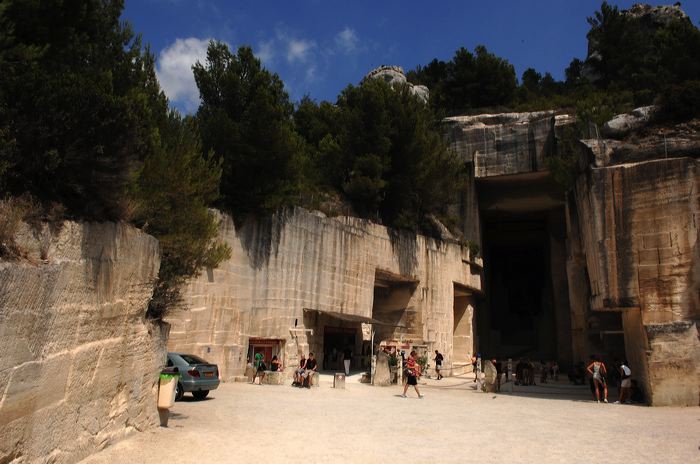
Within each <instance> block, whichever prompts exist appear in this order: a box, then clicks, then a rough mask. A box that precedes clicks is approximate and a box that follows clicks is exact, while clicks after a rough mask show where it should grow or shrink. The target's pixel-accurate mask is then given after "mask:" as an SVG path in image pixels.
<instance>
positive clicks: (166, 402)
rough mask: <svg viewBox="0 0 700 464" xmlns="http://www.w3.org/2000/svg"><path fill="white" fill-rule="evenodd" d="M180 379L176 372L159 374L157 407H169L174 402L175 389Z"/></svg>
mask: <svg viewBox="0 0 700 464" xmlns="http://www.w3.org/2000/svg"><path fill="white" fill-rule="evenodd" d="M179 379H180V374H178V373H162V372H161V374H160V385H159V389H158V409H170V408H172V407H173V405H174V404H175V389H176V387H177V382H178V380H179Z"/></svg>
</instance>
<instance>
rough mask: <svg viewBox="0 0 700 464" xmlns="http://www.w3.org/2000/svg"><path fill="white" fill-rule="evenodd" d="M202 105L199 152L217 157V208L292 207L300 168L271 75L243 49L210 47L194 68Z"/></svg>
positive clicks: (279, 86)
mask: <svg viewBox="0 0 700 464" xmlns="http://www.w3.org/2000/svg"><path fill="white" fill-rule="evenodd" d="M193 69H194V77H195V81H196V83H197V87H198V88H199V93H200V97H201V100H202V103H201V105H200V107H199V109H198V111H197V120H198V122H199V127H200V131H201V135H202V141H203V147H204V151H205V152H208V151H209V150H213V151H214V152H215V153H217V154H219V155H221V156H222V157H223V175H222V177H221V194H222V201H221V203H222V205H223V206H224V207H225V208H226V209H230V210H231V211H233V212H235V213H249V212H270V211H274V210H275V209H277V208H278V207H280V206H283V205H286V204H289V203H293V201H294V198H295V196H297V195H298V192H299V186H300V182H301V173H302V166H303V159H302V155H303V150H302V149H301V147H302V141H301V139H300V138H299V136H298V135H297V134H296V132H294V130H293V127H292V122H291V117H292V112H293V109H294V107H293V105H292V104H291V103H290V101H289V96H288V95H287V93H286V92H285V90H284V84H283V82H282V80H281V79H280V78H279V76H277V74H273V73H270V72H269V71H267V70H266V69H264V68H263V67H262V66H261V64H260V60H258V59H257V58H256V57H255V56H254V55H253V51H252V50H251V49H250V48H249V47H241V48H239V49H238V52H237V53H236V54H233V53H231V51H230V50H229V48H228V46H227V45H226V44H223V43H221V42H211V43H210V44H209V48H208V50H207V59H206V62H205V63H197V64H195V66H194V68H193Z"/></svg>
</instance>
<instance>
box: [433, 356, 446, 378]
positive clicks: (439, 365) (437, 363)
mask: <svg viewBox="0 0 700 464" xmlns="http://www.w3.org/2000/svg"><path fill="white" fill-rule="evenodd" d="M443 359H445V357H444V356H443V355H442V354H441V353H440V352H439V351H438V350H435V373H436V374H437V379H438V380H440V379H442V374H441V373H440V369H441V368H442V360H443Z"/></svg>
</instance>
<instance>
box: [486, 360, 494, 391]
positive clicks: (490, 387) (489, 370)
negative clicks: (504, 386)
mask: <svg viewBox="0 0 700 464" xmlns="http://www.w3.org/2000/svg"><path fill="white" fill-rule="evenodd" d="M483 369H484V391H486V392H494V391H496V379H497V376H498V373H497V371H496V366H494V365H493V363H492V362H491V361H489V360H488V359H487V360H486V361H484V363H483Z"/></svg>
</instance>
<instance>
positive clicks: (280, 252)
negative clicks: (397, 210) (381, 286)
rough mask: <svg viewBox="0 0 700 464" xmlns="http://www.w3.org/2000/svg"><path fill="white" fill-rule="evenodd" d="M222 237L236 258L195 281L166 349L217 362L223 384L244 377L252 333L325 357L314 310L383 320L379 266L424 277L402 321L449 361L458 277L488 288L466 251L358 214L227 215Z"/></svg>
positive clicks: (290, 353)
mask: <svg viewBox="0 0 700 464" xmlns="http://www.w3.org/2000/svg"><path fill="white" fill-rule="evenodd" d="M220 236H221V238H222V239H224V240H225V241H226V242H227V243H228V244H229V245H230V247H231V249H232V256H231V259H229V260H228V261H226V262H225V263H223V264H222V265H221V266H220V267H219V268H218V269H214V270H210V271H208V272H204V273H202V275H201V276H200V277H198V278H196V279H193V280H192V281H191V282H190V283H189V284H188V285H187V288H186V289H185V291H184V296H185V302H186V307H187V310H185V311H181V312H177V313H174V314H172V315H171V316H170V317H169V318H168V321H169V322H170V323H171V324H172V329H171V332H170V340H169V345H168V346H169V349H170V350H171V351H184V352H190V353H194V354H196V355H200V356H202V357H204V358H205V359H207V360H209V361H211V362H215V363H218V364H219V366H220V368H221V372H222V376H223V378H224V379H225V380H231V379H233V378H234V377H236V376H239V375H242V374H243V372H244V369H245V363H246V356H247V350H248V340H249V339H250V338H267V339H278V340H282V341H283V342H284V362H285V364H286V365H287V366H290V365H293V364H295V363H296V362H297V359H298V358H297V356H298V354H299V353H300V352H304V353H308V351H309V350H310V349H311V350H312V351H315V352H316V353H318V351H319V347H320V344H321V343H322V341H323V327H322V325H323V321H327V320H328V317H327V316H325V315H324V316H323V317H316V316H315V315H314V313H313V312H316V311H326V312H333V313H340V314H343V315H346V316H358V317H365V318H371V317H385V316H386V314H382V313H381V308H379V310H378V314H373V306H374V301H373V300H374V283H375V275H376V272H377V270H381V271H383V272H384V273H385V274H387V273H388V275H391V274H393V275H396V276H403V277H409V278H410V279H412V280H414V281H417V284H416V285H415V289H413V290H412V291H411V292H409V294H407V295H406V298H405V300H406V301H405V307H406V310H405V311H399V312H398V313H397V315H396V316H395V317H396V318H398V320H399V321H400V322H401V325H407V327H406V329H403V332H404V333H405V334H408V335H410V336H411V337H420V340H414V342H421V343H425V344H428V345H430V346H431V347H433V348H432V349H439V350H440V351H442V352H444V353H445V356H446V358H447V362H451V357H452V336H453V330H454V327H453V312H454V311H453V301H454V299H453V295H454V283H455V282H456V283H458V284H461V285H462V286H465V287H468V288H472V289H477V290H478V289H480V288H481V271H480V267H478V266H472V265H470V264H469V256H468V250H467V249H466V248H463V247H460V246H459V245H457V244H454V243H447V242H438V241H436V240H434V239H430V238H426V237H423V236H420V235H418V236H416V235H410V234H402V233H398V232H396V231H392V230H389V229H387V228H385V227H382V226H379V225H376V224H373V223H371V222H368V221H365V220H362V219H357V218H349V217H337V218H327V217H325V216H323V215H321V214H320V213H312V212H309V211H306V210H303V209H295V210H291V211H287V212H284V213H279V214H276V215H274V216H272V217H269V218H266V219H256V220H253V219H251V220H248V221H246V222H244V223H243V224H239V225H238V226H235V225H234V223H233V221H232V219H231V218H230V217H229V216H226V215H222V216H221V225H220ZM402 304H404V302H403V299H402ZM309 310H311V311H312V312H310V311H309ZM336 320H337V321H338V319H336ZM317 321H321V322H317ZM295 322H296V328H295ZM307 324H308V325H307ZM339 325H340V324H339ZM290 329H293V330H290ZM310 329H314V334H313V335H312V334H311V333H310V332H309V331H308V330H310ZM305 330H307V331H305ZM414 330H417V333H413V331H414ZM358 335H361V333H360V334H358ZM392 335H394V336H395V335H397V333H396V332H393V333H392ZM398 335H401V334H400V333H399V334H398ZM375 341H376V342H377V343H378V342H379V341H380V340H375ZM318 354H319V355H320V356H319V357H320V358H322V355H323V353H318ZM321 361H322V359H321Z"/></svg>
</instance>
